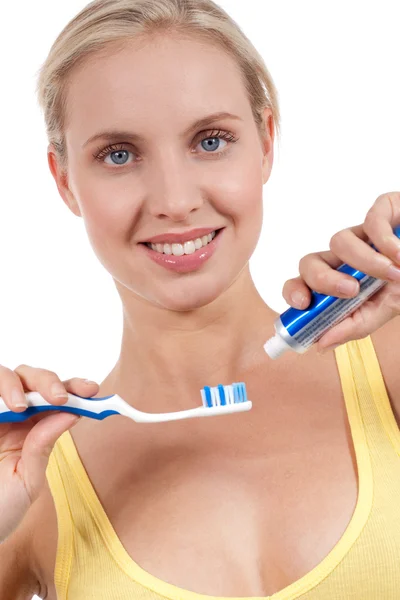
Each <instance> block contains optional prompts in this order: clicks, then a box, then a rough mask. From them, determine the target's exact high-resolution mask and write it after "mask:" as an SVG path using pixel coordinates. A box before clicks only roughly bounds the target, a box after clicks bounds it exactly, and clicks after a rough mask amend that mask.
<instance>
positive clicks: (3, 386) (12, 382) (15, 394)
mask: <svg viewBox="0 0 400 600" xmlns="http://www.w3.org/2000/svg"><path fill="white" fill-rule="evenodd" d="M0 396H1V398H2V399H3V400H4V403H5V404H6V406H7V408H9V410H12V411H14V412H21V411H23V410H25V409H26V407H27V402H26V398H25V393H24V388H23V385H22V383H21V380H20V378H19V377H18V375H17V374H16V373H14V371H12V370H11V369H8V368H7V367H5V366H3V365H0ZM18 404H20V405H21V406H17V405H18Z"/></svg>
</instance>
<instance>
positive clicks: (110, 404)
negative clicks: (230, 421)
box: [0, 383, 252, 423]
mask: <svg viewBox="0 0 400 600" xmlns="http://www.w3.org/2000/svg"><path fill="white" fill-rule="evenodd" d="M200 394H201V398H202V401H203V405H202V406H199V407H197V408H191V409H189V410H181V411H178V412H169V413H147V412H143V411H141V410H137V409H136V408H133V407H132V406H130V404H128V403H127V402H126V401H125V400H123V398H121V397H120V396H118V395H117V394H114V395H113V396H105V397H104V398H84V397H82V396H76V395H74V394H68V400H67V402H66V403H65V404H62V405H61V406H58V405H57V406H55V405H54V404H50V403H49V402H47V400H45V399H44V398H43V396H41V395H40V394H39V393H38V392H26V393H25V397H26V400H27V402H28V408H27V409H26V410H24V411H23V412H19V413H17V412H13V411H12V410H10V409H9V408H8V406H7V405H6V404H5V402H4V400H3V399H2V398H1V397H0V423H19V422H21V421H25V420H26V419H29V418H30V417H32V416H33V415H36V414H39V413H41V412H44V411H49V410H58V411H65V412H70V413H74V414H77V415H82V416H83V417H89V418H90V419H98V420H103V419H106V418H107V417H110V416H112V415H122V416H124V417H129V418H130V419H132V420H133V421H136V422H137V423H161V422H164V421H176V420H180V419H191V418H193V417H212V416H214V415H227V414H229V413H234V412H243V411H248V410H250V409H251V407H252V403H251V402H250V400H247V393H246V385H245V384H244V383H232V384H231V385H218V386H216V387H209V386H205V387H204V388H203V389H201V390H200Z"/></svg>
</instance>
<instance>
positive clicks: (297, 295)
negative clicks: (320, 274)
mask: <svg viewBox="0 0 400 600" xmlns="http://www.w3.org/2000/svg"><path fill="white" fill-rule="evenodd" d="M290 298H291V300H292V302H293V304H295V305H296V306H298V307H299V308H301V307H302V306H303V304H304V302H305V299H306V297H305V295H304V294H302V293H301V292H293V294H292V295H291V296H290Z"/></svg>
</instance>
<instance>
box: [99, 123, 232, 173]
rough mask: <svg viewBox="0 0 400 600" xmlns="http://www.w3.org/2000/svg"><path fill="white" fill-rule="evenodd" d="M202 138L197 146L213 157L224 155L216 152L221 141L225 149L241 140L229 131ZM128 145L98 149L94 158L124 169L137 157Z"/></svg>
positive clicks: (115, 145) (215, 132) (213, 132)
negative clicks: (130, 158)
mask: <svg viewBox="0 0 400 600" xmlns="http://www.w3.org/2000/svg"><path fill="white" fill-rule="evenodd" d="M202 136H203V138H202V139H201V140H200V141H199V143H198V144H197V146H198V145H199V144H201V146H202V148H203V150H205V151H206V152H205V153H203V152H201V153H200V154H211V155H212V154H216V155H218V156H219V155H222V154H223V153H224V152H216V150H219V149H220V143H221V141H223V142H225V146H224V149H225V147H226V146H227V145H228V144H234V143H235V142H237V141H238V139H239V138H237V137H235V136H234V135H233V134H232V133H230V132H229V131H222V130H213V131H208V132H207V137H204V132H203V134H202ZM197 139H198V138H197ZM126 145H127V144H112V145H111V146H107V148H104V149H103V150H101V151H100V149H98V150H97V151H96V152H95V154H93V158H95V159H96V160H97V161H99V162H104V163H106V164H108V165H111V166H112V165H114V166H120V167H123V166H125V165H127V164H130V163H129V162H128V158H129V155H130V154H131V155H132V156H133V157H134V156H136V153H134V152H130V151H129V150H127V149H126ZM107 159H110V160H107ZM130 162H132V163H135V162H137V161H135V159H133V160H132V161H130Z"/></svg>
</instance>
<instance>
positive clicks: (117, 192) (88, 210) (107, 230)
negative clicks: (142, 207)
mask: <svg viewBox="0 0 400 600" xmlns="http://www.w3.org/2000/svg"><path fill="white" fill-rule="evenodd" d="M117 179H118V178H116V177H108V178H107V179H104V178H100V177H90V178H82V179H81V180H76V186H75V194H76V195H75V197H76V199H77V201H78V203H79V207H80V210H81V214H82V217H83V219H84V223H85V227H86V230H87V233H88V235H89V238H90V240H91V242H92V244H95V245H96V246H97V247H102V246H103V245H105V243H106V241H107V243H108V242H109V241H110V240H113V242H115V243H116V244H118V242H119V243H121V242H124V241H125V238H127V237H128V234H129V232H131V231H132V227H134V226H135V222H136V220H137V218H138V214H139V203H138V202H136V201H135V197H134V193H133V192H132V187H133V186H132V185H129V184H128V183H124V182H123V181H122V179H120V181H119V182H118V181H116V180H117Z"/></svg>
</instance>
